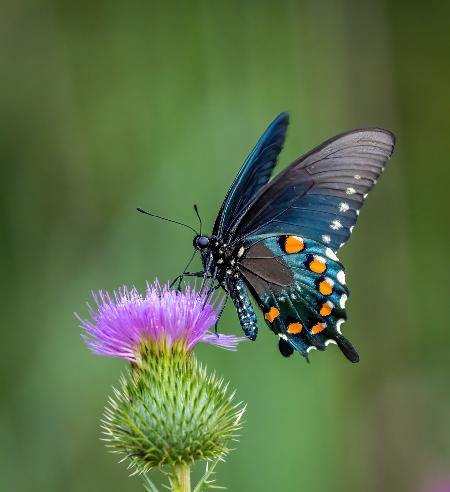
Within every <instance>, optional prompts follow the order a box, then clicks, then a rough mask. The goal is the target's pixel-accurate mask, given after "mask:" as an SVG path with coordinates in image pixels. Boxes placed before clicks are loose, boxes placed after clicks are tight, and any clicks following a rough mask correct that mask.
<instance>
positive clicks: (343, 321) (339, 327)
mask: <svg viewBox="0 0 450 492" xmlns="http://www.w3.org/2000/svg"><path fill="white" fill-rule="evenodd" d="M342 323H345V319H344V318H341V319H338V320H337V322H336V331H337V332H338V333H340V334H341V335H342V331H341V325H342Z"/></svg>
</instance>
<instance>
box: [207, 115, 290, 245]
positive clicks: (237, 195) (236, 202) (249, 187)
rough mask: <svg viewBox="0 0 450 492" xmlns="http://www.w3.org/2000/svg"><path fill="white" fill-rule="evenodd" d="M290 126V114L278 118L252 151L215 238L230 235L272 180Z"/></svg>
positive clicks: (227, 201)
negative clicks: (251, 204) (233, 227)
mask: <svg viewBox="0 0 450 492" xmlns="http://www.w3.org/2000/svg"><path fill="white" fill-rule="evenodd" d="M288 124H289V115H288V113H281V114H280V115H278V116H277V117H276V118H275V119H274V120H273V121H272V123H271V124H270V125H269V127H268V128H267V130H266V131H265V132H264V133H263V135H262V137H261V138H260V139H259V141H258V143H257V144H256V145H255V147H254V148H253V150H252V151H251V152H250V154H249V156H248V157H247V159H246V160H245V162H244V164H243V165H242V167H241V169H240V171H239V173H238V175H237V176H236V178H235V179H234V181H233V184H232V185H231V186H230V189H229V190H228V193H227V195H226V197H225V200H224V202H223V204H222V207H221V209H220V212H219V214H218V216H217V219H216V222H215V224H214V228H213V235H214V236H218V237H223V236H224V235H226V233H227V231H228V229H229V227H230V225H231V224H232V223H233V222H234V220H235V218H236V217H237V216H239V215H240V214H241V213H242V211H243V210H245V208H246V207H247V206H248V204H249V203H250V201H251V200H253V198H254V196H255V194H256V193H257V192H258V191H259V190H260V189H261V188H262V187H263V186H264V185H265V184H266V183H267V181H269V178H270V176H271V174H272V171H273V168H274V166H275V164H276V162H277V157H278V154H279V153H280V152H281V149H282V147H283V143H284V140H285V136H286V129H287V126H288Z"/></svg>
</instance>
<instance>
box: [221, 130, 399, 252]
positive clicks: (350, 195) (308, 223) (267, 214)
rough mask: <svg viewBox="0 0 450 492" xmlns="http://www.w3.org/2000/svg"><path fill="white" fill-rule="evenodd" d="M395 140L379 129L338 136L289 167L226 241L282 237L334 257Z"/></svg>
mask: <svg viewBox="0 0 450 492" xmlns="http://www.w3.org/2000/svg"><path fill="white" fill-rule="evenodd" d="M394 143H395V139H394V136H393V134H392V133H390V132H388V131H386V130H382V129H366V130H354V131H351V132H348V133H344V134H342V135H338V136H336V137H334V138H332V139H330V140H328V141H326V142H325V143H323V144H322V145H320V146H319V147H317V148H315V149H314V150H312V151H311V152H309V153H308V154H306V155H304V156H303V157H300V158H299V159H297V160H296V161H295V162H293V163H292V164H291V165H290V166H289V167H288V168H287V169H285V170H284V171H283V172H281V173H280V174H279V175H278V176H276V177H275V178H274V179H273V180H271V181H270V182H269V183H267V184H266V185H265V186H264V187H263V188H262V189H260V190H259V192H258V194H257V195H256V196H255V197H254V199H253V200H252V202H251V203H250V204H248V206H247V208H246V210H245V211H244V212H243V213H242V214H241V215H240V216H237V217H236V218H235V221H234V223H233V225H232V226H231V227H230V232H229V235H228V238H226V239H227V241H229V242H239V241H242V240H243V239H244V238H245V237H248V236H250V235H255V234H268V233H276V232H278V231H283V232H284V233H287V234H301V235H304V236H305V237H308V238H311V239H313V240H315V241H318V242H320V243H322V244H324V245H326V246H329V247H330V248H331V249H332V250H333V251H337V250H338V249H339V248H340V247H341V246H342V245H343V244H344V243H345V242H346V241H347V239H348V238H349V236H350V233H351V231H352V229H353V226H354V225H355V223H356V220H357V216H358V214H359V209H360V208H361V207H362V205H363V203H364V200H365V198H366V196H367V193H368V192H369V191H370V190H371V189H372V187H373V186H374V184H375V183H376V181H377V179H378V177H379V176H380V174H381V173H382V172H383V170H384V167H385V165H386V163H387V161H388V160H389V158H390V156H391V154H392V152H393V148H394Z"/></svg>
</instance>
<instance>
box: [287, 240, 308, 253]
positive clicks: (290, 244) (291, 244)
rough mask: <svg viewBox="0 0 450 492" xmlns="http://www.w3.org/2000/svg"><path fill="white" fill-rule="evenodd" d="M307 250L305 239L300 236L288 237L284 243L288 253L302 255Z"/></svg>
mask: <svg viewBox="0 0 450 492" xmlns="http://www.w3.org/2000/svg"><path fill="white" fill-rule="evenodd" d="M304 248H305V243H304V242H303V239H302V238H300V237H298V236H287V238H286V241H285V242H284V250H285V251H286V253H289V254H293V253H300V251H303V249H304Z"/></svg>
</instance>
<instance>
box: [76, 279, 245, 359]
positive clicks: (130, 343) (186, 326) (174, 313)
mask: <svg viewBox="0 0 450 492" xmlns="http://www.w3.org/2000/svg"><path fill="white" fill-rule="evenodd" d="M92 296H93V298H94V301H95V303H96V305H97V307H96V309H94V308H92V307H91V306H90V305H89V304H88V305H87V306H88V309H89V315H90V317H91V320H87V319H81V318H80V317H79V316H78V315H77V314H76V317H77V318H78V320H79V321H80V322H81V327H82V328H83V330H84V331H85V334H83V335H82V336H83V338H84V340H85V341H86V344H87V345H88V347H89V348H90V349H91V350H92V351H93V352H95V353H97V354H100V355H107V356H112V357H120V358H122V359H127V360H129V361H133V362H136V361H137V360H139V358H140V356H139V346H140V345H141V344H142V343H146V342H153V343H158V342H161V341H163V340H164V341H165V342H166V343H168V345H169V347H170V346H172V345H173V344H174V343H175V342H182V343H184V345H185V348H186V350H192V349H193V348H194V346H195V345H197V343H200V342H203V343H208V344H211V345H217V346H219V347H222V348H225V349H228V350H236V346H237V344H238V343H239V342H240V341H241V340H243V338H242V337H235V336H231V335H222V334H221V335H216V334H215V333H212V332H210V331H208V330H209V329H210V328H211V327H212V326H214V324H215V323H216V321H217V318H218V313H219V310H220V307H221V303H220V302H219V303H217V302H213V303H211V302H205V301H206V294H205V293H202V294H200V293H198V292H196V291H195V289H192V288H191V287H189V286H187V287H186V290H185V291H184V292H178V293H177V292H176V291H175V290H170V289H169V287H168V286H167V285H165V286H163V287H161V286H160V285H159V283H158V282H155V283H154V284H148V283H147V289H146V292H145V295H142V294H140V293H139V292H138V291H137V289H136V288H134V287H133V288H132V289H131V290H129V289H128V288H127V287H126V286H124V287H122V288H121V289H120V290H118V291H114V294H113V296H111V295H110V294H109V293H108V292H103V291H99V292H98V294H96V293H94V292H93V293H92ZM216 300H217V299H216Z"/></svg>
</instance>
